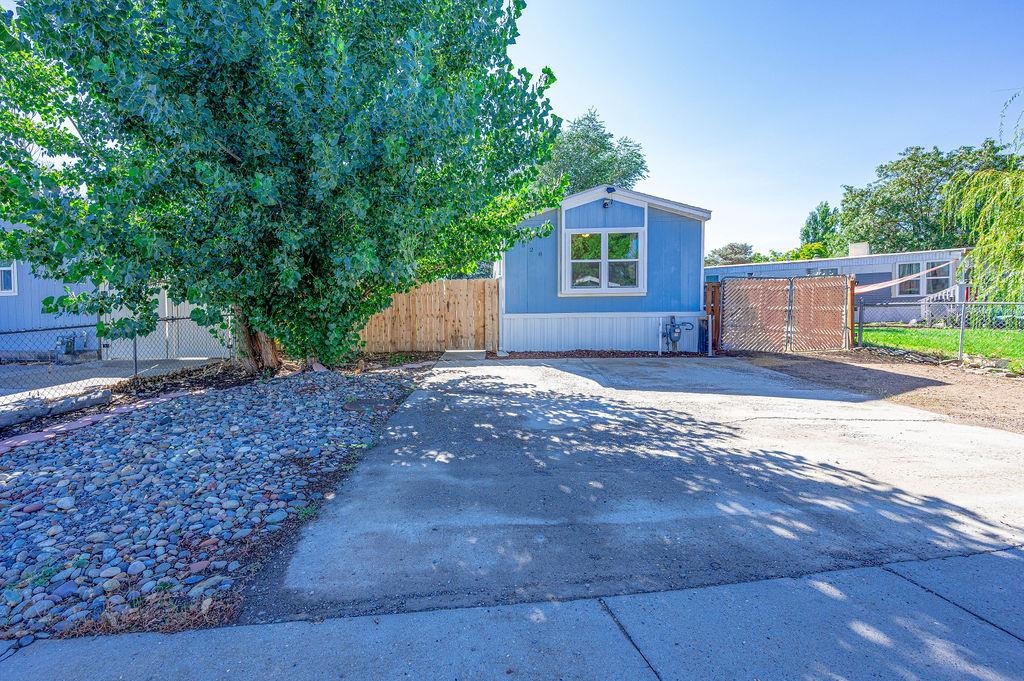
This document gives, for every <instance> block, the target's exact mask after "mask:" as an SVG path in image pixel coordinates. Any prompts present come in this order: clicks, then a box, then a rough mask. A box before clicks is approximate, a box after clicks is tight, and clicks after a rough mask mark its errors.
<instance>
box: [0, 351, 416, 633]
mask: <svg viewBox="0 0 1024 681" xmlns="http://www.w3.org/2000/svg"><path fill="white" fill-rule="evenodd" d="M410 387H411V386H410V384H409V381H408V377H407V376H404V375H402V374H401V373H399V372H380V373H369V374H363V375H351V374H350V375H344V374H339V373H336V372H331V371H325V372H309V373H301V374H296V375H293V376H290V377H285V378H276V379H272V380H265V381H257V382H254V383H251V384H248V385H244V386H240V387H235V388H229V389H225V390H214V391H209V392H206V393H202V394H195V395H189V396H185V397H179V398H176V399H173V400H170V401H167V402H163V403H160V404H155V405H152V406H150V407H148V408H146V409H142V410H139V411H135V412H130V413H126V414H123V415H120V416H118V417H116V418H113V419H110V420H107V421H104V422H102V423H99V424H96V425H94V426H90V427H87V428H83V429H81V430H77V431H73V432H71V433H69V434H67V435H66V436H62V437H59V438H56V439H53V440H48V441H44V442H36V443H31V444H26V445H23V446H20V447H17V448H15V449H13V450H11V451H9V452H6V453H3V454H0V638H3V639H8V640H11V641H18V642H19V644H20V645H25V644H27V643H30V642H31V641H32V640H34V639H37V638H45V637H47V636H49V635H50V634H56V633H61V632H64V631H67V630H69V629H73V628H74V627H75V625H76V623H78V622H80V621H83V620H99V619H101V618H104V617H105V618H116V617H118V616H121V615H126V614H129V613H132V612H134V611H136V610H138V609H140V608H145V607H147V605H150V604H152V603H155V602H157V601H158V600H159V601H161V602H165V603H166V602H167V601H168V598H172V599H176V600H177V601H178V602H179V603H180V604H179V607H181V606H184V607H190V605H191V604H198V603H202V604H203V607H205V608H208V607H209V599H211V598H217V597H218V595H220V594H223V593H224V592H227V591H229V590H231V589H232V586H233V585H234V584H235V582H236V580H237V579H238V578H239V575H240V574H242V573H244V572H245V569H244V568H245V567H246V566H245V563H244V560H246V558H245V557H244V556H251V555H252V551H251V548H252V546H253V544H254V543H255V544H258V543H259V542H260V541H261V539H263V538H266V537H268V535H270V534H271V533H275V532H279V531H280V528H282V527H284V526H286V525H288V524H289V521H290V520H291V519H292V518H294V517H296V516H298V517H300V518H303V519H304V518H306V517H309V516H310V515H312V514H313V513H315V510H316V507H317V505H318V504H319V503H320V502H321V500H322V496H323V490H322V489H318V482H322V481H323V480H329V479H331V476H332V474H335V473H337V472H338V471H339V469H342V468H343V467H344V466H345V465H346V462H347V461H348V460H349V458H350V457H351V456H352V453H353V451H359V450H361V449H363V448H366V447H369V446H371V445H372V444H373V442H374V441H375V438H376V436H377V433H378V432H379V430H380V428H381V427H382V426H383V423H384V422H385V421H386V419H387V417H388V416H389V415H390V412H391V410H392V409H393V407H395V406H397V404H398V403H399V402H400V401H401V399H402V398H404V397H405V395H406V394H407V393H408V392H409V390H410ZM243 547H245V548H247V549H249V550H248V551H246V552H243V551H242V548H243ZM239 558H242V560H241V561H240V560H239ZM0 647H2V646H0Z"/></svg>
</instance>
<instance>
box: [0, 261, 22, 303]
mask: <svg viewBox="0 0 1024 681" xmlns="http://www.w3.org/2000/svg"><path fill="white" fill-rule="evenodd" d="M3 262H8V261H3ZM9 262H10V263H11V264H10V265H0V270H10V271H11V290H10V291H4V290H2V289H0V296H16V295H18V261H17V260H11V261H9Z"/></svg>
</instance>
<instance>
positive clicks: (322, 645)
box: [0, 549, 1024, 681]
mask: <svg viewBox="0 0 1024 681" xmlns="http://www.w3.org/2000/svg"><path fill="white" fill-rule="evenodd" d="M1022 585H1024V551H1021V550H1019V549H1014V550H1008V551H1000V552H994V553H985V554H975V555H973V556H969V557H957V558H946V559H935V560H930V561H916V562H907V563H899V564H891V565H887V566H881V567H872V568H860V569H854V570H840V571H835V572H827V573H820V574H815V575H809V576H805V577H802V578H796V579H794V578H784V579H772V580H764V581H757V582H747V583H741V584H733V585H724V586H715V587H706V588H699V589H688V590H682V591H668V592H658V593H649V594H636V595H627V596H616V597H608V598H599V599H581V600H575V601H567V602H557V601H552V602H541V603H526V604H517V605H508V606H497V607H491V608H463V609H454V610H434V611H429V612H415V613H404V614H397V615H382V616H379V617H372V616H363V617H351V618H342V619H333V620H327V621H324V622H321V623H313V622H286V623H280V624H266V625H253V626H240V627H228V628H223V629H213V630H206V631H190V632H186V633H181V634H173V635H164V634H128V635H123V636H108V637H100V638H91V639H73V640H67V641H42V642H37V643H35V644H33V645H31V646H29V647H28V648H26V649H23V650H20V651H18V652H17V653H15V654H14V655H13V656H11V657H10V658H9V659H7V660H5V661H3V662H0V678H3V679H4V681H38V680H40V679H62V680H64V681H76V680H78V679H81V680H83V681H85V680H86V679H88V680H89V681H105V680H108V679H110V680H113V679H133V680H144V679H151V680H164V679H166V680H168V681H170V680H175V681H177V680H181V679H189V680H190V681H207V680H213V679H224V680H228V679H231V680H232V681H236V680H238V679H302V680H303V681H315V680H317V679H402V678H413V679H497V678H519V679H598V678H600V679H655V680H658V679H660V680H661V681H668V680H670V679H711V678H715V679H743V678H751V679H753V678H758V679H782V678H787V679H788V678H802V679H835V678H859V679H863V678H916V679H963V678H978V679H1024V587H1022Z"/></svg>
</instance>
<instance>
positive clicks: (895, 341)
mask: <svg viewBox="0 0 1024 681" xmlns="http://www.w3.org/2000/svg"><path fill="white" fill-rule="evenodd" d="M959 343H960V330H959V329H934V328H925V327H899V326H884V327H872V326H865V327H864V345H878V346H884V347H889V348H900V349H901V350H914V351H915V352H922V353H928V354H932V355H939V356H941V357H947V358H949V357H956V355H957V348H958V346H959ZM964 352H965V353H966V354H968V355H983V356H985V357H993V358H1000V359H1008V360H1010V368H1011V369H1012V370H1013V371H1016V372H1024V331H1010V330H1003V329H966V330H965V332H964Z"/></svg>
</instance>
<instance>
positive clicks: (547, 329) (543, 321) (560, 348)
mask: <svg viewBox="0 0 1024 681" xmlns="http://www.w3.org/2000/svg"><path fill="white" fill-rule="evenodd" d="M673 315H675V318H676V322H678V323H680V324H682V323H684V322H689V323H691V324H693V329H692V330H690V331H687V330H686V329H684V330H683V337H682V339H681V340H680V341H679V348H678V349H679V350H681V351H683V352H697V341H698V334H699V331H700V320H701V319H703V318H704V313H702V312H664V313H661V312H647V313H640V314H631V313H624V312H616V313H606V314H599V313H588V314H506V315H502V317H501V338H500V341H499V345H500V346H501V349H502V350H505V351H506V352H567V351H570V350H646V351H651V352H656V351H657V350H658V348H659V347H662V348H664V346H663V345H661V343H662V342H663V341H662V340H661V329H662V324H664V323H667V322H668V320H669V317H671V316H673Z"/></svg>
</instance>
